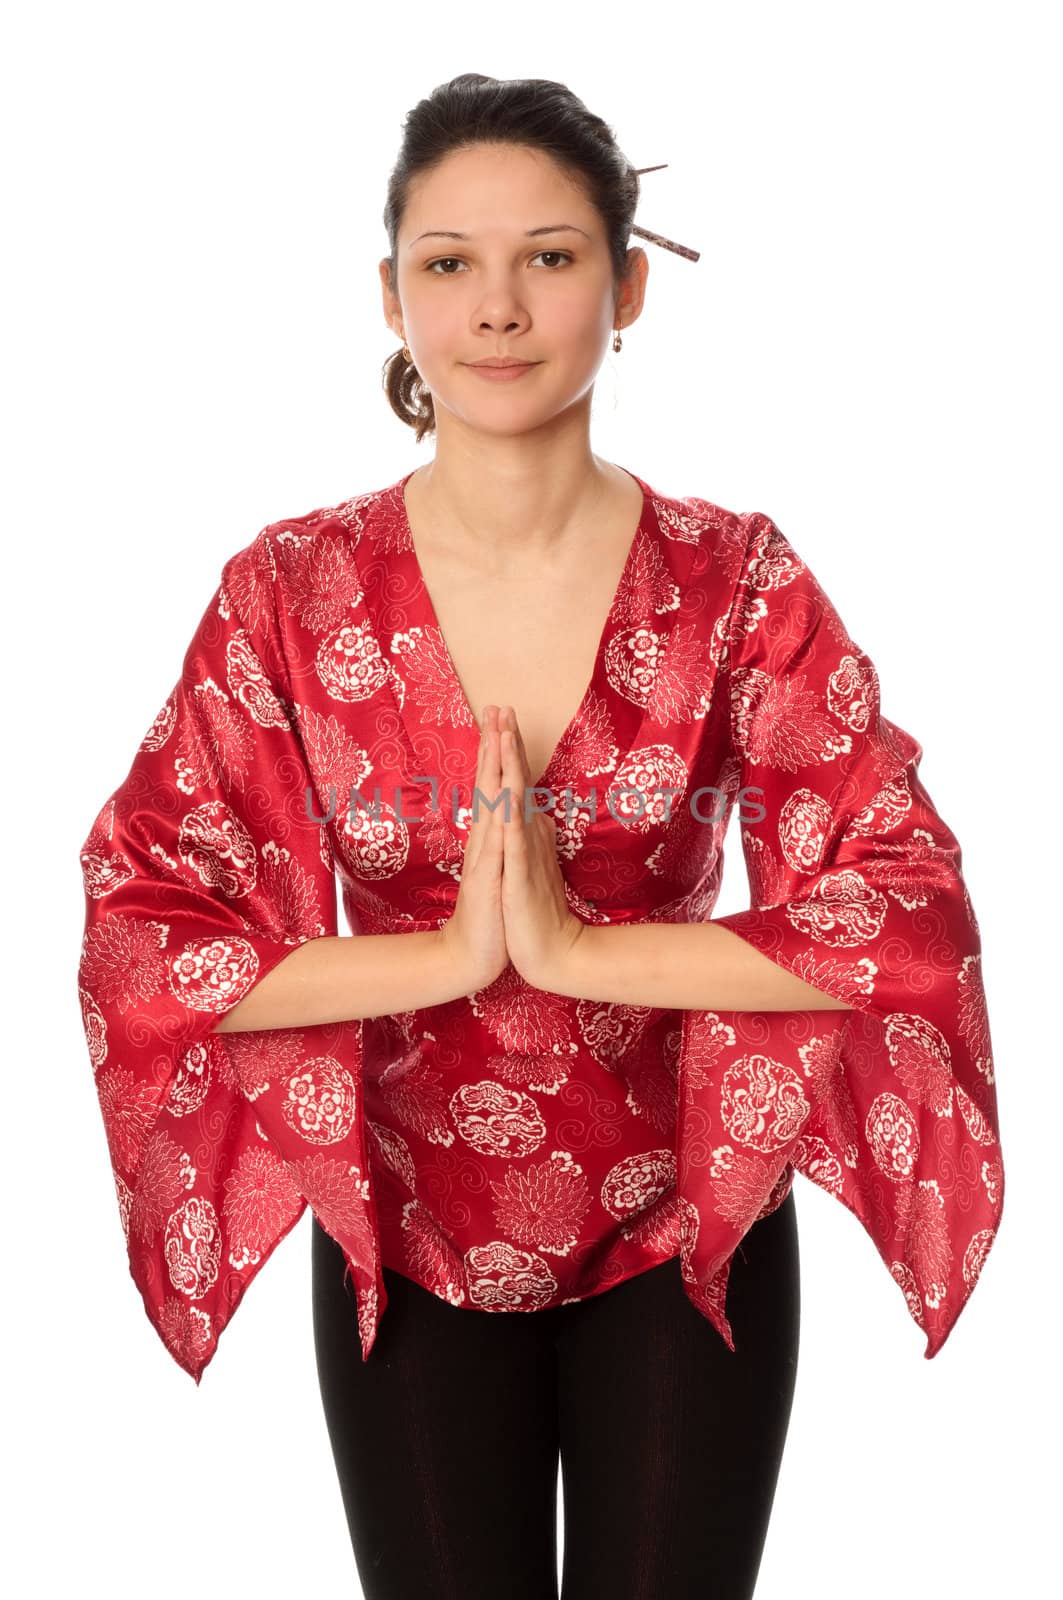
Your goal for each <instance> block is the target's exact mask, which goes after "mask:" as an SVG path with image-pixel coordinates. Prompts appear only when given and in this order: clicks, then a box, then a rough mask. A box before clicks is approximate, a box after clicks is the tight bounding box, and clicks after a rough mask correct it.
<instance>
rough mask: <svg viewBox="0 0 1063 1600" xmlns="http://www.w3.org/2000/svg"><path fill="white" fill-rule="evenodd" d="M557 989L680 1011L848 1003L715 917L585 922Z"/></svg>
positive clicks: (553, 983)
mask: <svg viewBox="0 0 1063 1600" xmlns="http://www.w3.org/2000/svg"><path fill="white" fill-rule="evenodd" d="M543 987H544V988H549V989H550V990H551V991H552V992H553V993H555V994H564V995H572V996H574V997H575V998H577V999H580V1000H601V1001H605V1002H607V1003H608V1002H611V1003H613V1004H621V1005H623V1004H626V1005H635V1006H654V1007H660V1008H662V1009H664V1010H672V1009H675V1010H683V1011H704V1010H709V1011H851V1010H852V1009H853V1007H852V1006H848V1005H845V1004H844V1003H843V1002H842V1001H840V1000H836V999H835V998H834V997H833V995H829V994H825V993H824V992H823V990H822V989H814V988H813V987H812V985H811V984H808V983H804V982H803V981H802V980H801V979H800V978H795V977H794V975H793V974H792V973H790V972H787V971H786V970H785V968H783V967H780V966H779V964H778V963H777V962H775V961H772V960H771V959H770V957H768V956H765V955H762V954H761V952H760V951H759V950H756V949H754V947H753V946H752V945H751V944H750V943H749V942H748V941H747V940H745V939H743V938H742V937H741V936H740V935H739V934H737V933H732V932H731V929H730V928H725V927H722V926H721V925H720V924H719V923H716V922H653V923H636V922H627V923H618V924H616V925H615V926H607V925H605V924H601V923H586V924H585V925H584V927H583V929H582V931H581V932H580V934H579V937H578V938H577V939H576V940H575V942H574V943H573V945H572V950H571V954H570V956H569V957H568V959H567V960H566V961H565V963H564V966H563V968H562V969H560V970H559V971H558V972H556V973H553V974H551V975H550V979H549V982H548V983H546V984H544V985H543Z"/></svg>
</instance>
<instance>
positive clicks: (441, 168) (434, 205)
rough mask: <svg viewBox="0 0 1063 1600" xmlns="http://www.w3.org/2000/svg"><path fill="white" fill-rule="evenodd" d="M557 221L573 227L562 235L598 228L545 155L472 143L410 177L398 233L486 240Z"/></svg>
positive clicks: (588, 233) (536, 230) (571, 183)
mask: <svg viewBox="0 0 1063 1600" xmlns="http://www.w3.org/2000/svg"><path fill="white" fill-rule="evenodd" d="M596 224H597V226H596ZM562 225H563V226H565V227H566V228H568V229H570V230H577V229H578V230H580V231H579V232H575V231H572V232H570V233H569V238H570V239H571V240H573V241H575V240H578V239H579V238H580V236H581V234H582V236H583V237H585V238H587V239H590V238H593V237H594V236H595V234H596V232H599V231H600V221H599V219H598V214H597V212H596V210H595V208H594V206H593V205H592V204H591V203H590V202H589V201H588V199H587V198H586V196H585V194H584V192H583V190H582V188H581V186H580V185H579V184H578V183H577V182H576V181H575V180H574V179H573V177H572V176H571V175H570V174H569V173H567V172H565V171H564V170H563V169H562V168H561V167H560V166H559V165H558V163H557V162H556V161H554V160H553V159H552V157H550V156H548V155H547V154H546V153H545V152H544V151H539V150H529V149H528V148H527V147H526V146H519V145H510V146H503V145H474V146H470V147H468V148H466V149H463V150H454V151H451V152H450V154H449V155H447V156H446V157H445V158H444V159H443V161H442V162H440V164H439V165H438V166H437V167H435V168H433V169H432V170H431V171H430V172H423V173H419V174H418V176H417V177H416V178H415V179H414V180H413V181H412V183H411V185H410V189H409V193H408V196H407V204H406V210H405V214H404V216H403V221H402V229H401V231H402V233H403V234H405V235H406V236H407V237H408V239H409V240H410V241H411V242H416V241H417V240H419V238H420V237H421V236H422V235H423V234H425V233H426V232H432V233H434V234H436V236H438V237H446V238H462V239H474V240H476V239H484V240H487V239H490V238H492V237H497V238H503V237H509V236H511V235H514V234H516V235H519V236H521V237H525V236H527V237H533V236H537V235H540V234H545V233H546V232H547V230H548V229H550V230H552V229H556V228H557V227H558V226H562Z"/></svg>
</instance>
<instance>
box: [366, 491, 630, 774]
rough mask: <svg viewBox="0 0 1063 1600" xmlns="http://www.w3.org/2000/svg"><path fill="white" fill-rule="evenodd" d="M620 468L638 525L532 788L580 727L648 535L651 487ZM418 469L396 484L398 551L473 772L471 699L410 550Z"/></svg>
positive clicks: (475, 729)
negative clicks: (409, 495) (577, 686)
mask: <svg viewBox="0 0 1063 1600" xmlns="http://www.w3.org/2000/svg"><path fill="white" fill-rule="evenodd" d="M613 465H614V466H619V463H618V462H614V463H613ZM620 470H621V472H626V473H627V475H628V477H629V478H634V480H635V482H636V483H637V484H638V486H639V489H640V490H641V493H642V505H641V507H640V509H639V519H638V525H637V526H636V528H635V531H634V534H633V535H632V538H631V542H630V544H629V545H628V549H627V555H626V557H625V559H624V566H623V569H622V571H621V573H620V578H619V581H618V582H617V585H616V587H615V589H614V590H613V596H612V599H611V600H610V602H609V610H608V612H607V613H606V618H605V622H604V623H603V624H602V628H601V631H600V633H599V635H598V643H597V646H596V648H595V652H594V661H593V664H592V666H591V674H590V677H589V679H588V680H587V685H586V687H585V689H584V691H583V694H582V695H581V696H580V701H579V705H578V706H577V707H576V709H575V711H574V712H573V714H572V716H571V717H570V718H569V720H568V723H567V724H566V726H565V728H564V730H563V731H562V733H561V736H560V738H559V739H558V741H557V743H556V744H555V745H554V748H553V750H552V751H551V752H550V756H549V759H548V760H547V763H546V766H545V767H544V768H543V770H542V772H541V773H540V774H539V776H538V777H537V778H535V779H534V781H533V785H532V786H533V787H535V788H540V787H544V786H545V784H546V780H547V778H548V777H549V776H550V775H551V773H552V772H553V771H554V766H555V763H556V762H557V760H558V758H559V756H560V754H561V752H562V750H563V749H564V748H565V746H566V745H567V744H568V742H569V740H570V739H571V737H572V735H573V733H574V732H575V731H576V730H577V729H578V727H579V726H580V723H581V722H582V720H583V716H584V713H585V711H586V709H587V704H588V701H589V700H590V698H591V696H592V694H593V693H594V692H595V690H596V689H597V687H598V683H599V679H600V675H601V672H602V663H603V657H604V655H605V652H606V647H607V644H608V642H609V639H610V636H611V634H612V632H613V628H614V624H615V623H616V622H617V621H618V618H619V616H620V615H621V614H622V613H623V606H622V601H623V599H624V597H625V595H626V593H627V590H628V586H629V581H630V578H631V574H632V572H633V571H634V569H635V566H636V562H637V560H638V547H639V545H640V544H641V543H642V540H643V538H644V536H645V535H647V534H649V533H650V532H651V531H652V530H651V518H652V508H651V505H650V498H651V496H650V488H649V485H648V484H647V483H644V482H643V480H642V479H641V478H640V477H639V475H638V473H637V472H631V471H629V470H628V468H627V467H621V468H620ZM416 471H417V468H416V467H414V468H411V470H410V471H409V472H407V473H406V475H405V477H403V478H400V479H399V482H398V485H397V490H398V492H397V494H396V497H395V498H396V505H397V509H398V515H399V519H400V524H401V535H402V537H401V538H400V540H399V547H400V550H401V552H402V554H403V555H404V557H405V558H406V560H407V561H408V563H409V569H410V570H409V576H410V580H411V584H412V586H413V588H414V589H415V590H417V592H419V594H420V597H421V602H422V608H423V610H424V613H425V615H426V617H427V619H428V622H429V625H430V626H431V627H432V628H433V629H434V631H435V637H436V643H437V645H438V652H439V659H440V662H441V665H442V667H443V670H444V671H445V673H446V674H447V676H448V677H449V679H450V680H451V686H452V689H453V692H454V699H455V701H456V703H457V704H458V705H459V706H460V707H461V708H462V711H463V713H464V715H463V717H462V720H461V725H460V727H459V729H458V730H457V731H458V733H459V735H461V734H464V736H465V737H466V739H467V741H468V743H467V754H468V757H469V760H470V762H471V766H472V771H473V772H475V769H476V764H477V761H478V759H479V739H480V724H479V721H478V719H477V717H476V714H475V712H474V711H473V708H472V706H471V705H470V704H469V699H468V696H467V695H466V693H465V688H464V685H463V684H462V681H461V678H460V677H459V675H458V670H457V668H456V667H455V665H454V658H453V656H452V655H451V653H450V646H449V645H448V644H447V640H446V635H445V634H444V632H443V629H442V628H441V627H440V625H439V617H438V616H437V614H436V608H435V604H434V602H433V600H432V596H431V593H430V592H429V588H428V584H427V583H426V582H425V576H424V572H423V571H422V569H421V563H420V561H419V559H418V556H417V551H416V548H415V547H414V542H413V531H412V529H411V527H410V518H409V513H408V512H407V510H406V485H407V483H409V481H410V479H411V478H412V477H413V474H414V472H416Z"/></svg>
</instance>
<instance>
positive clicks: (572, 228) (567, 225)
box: [407, 222, 590, 250]
mask: <svg viewBox="0 0 1063 1600" xmlns="http://www.w3.org/2000/svg"><path fill="white" fill-rule="evenodd" d="M541 233H582V235H583V237H584V238H585V239H589V238H590V234H589V233H588V232H587V230H586V229H585V228H577V227H576V225H575V223H574V222H550V223H548V224H547V225H546V227H545V228H529V229H528V231H527V233H526V234H525V235H524V237H525V238H526V239H537V238H538V237H539V235H540V234H541ZM471 237H472V235H471V234H468V233H454V232H453V231H452V230H451V229H447V228H433V229H432V231H431V232H430V233H419V234H418V235H417V238H416V239H411V240H410V243H409V245H408V246H407V249H409V250H412V249H413V247H414V245H415V244H419V243H420V241H421V240H422V239H469V238H471Z"/></svg>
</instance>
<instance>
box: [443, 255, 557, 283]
mask: <svg viewBox="0 0 1063 1600" xmlns="http://www.w3.org/2000/svg"><path fill="white" fill-rule="evenodd" d="M536 255H539V256H559V257H561V258H562V260H564V261H571V260H572V259H573V257H572V255H571V254H570V252H569V251H568V250H537V251H536ZM534 259H535V257H534V256H533V257H532V260H534ZM458 260H460V257H459V256H437V257H436V259H435V261H429V262H428V263H427V265H426V266H425V269H424V270H425V271H426V272H432V271H433V269H434V268H436V267H440V266H442V265H443V264H444V262H447V261H458ZM549 270H550V271H551V272H556V271H557V270H558V269H557V267H551V268H550V269H549ZM435 276H436V277H437V278H456V277H457V273H456V272H437V273H435Z"/></svg>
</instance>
